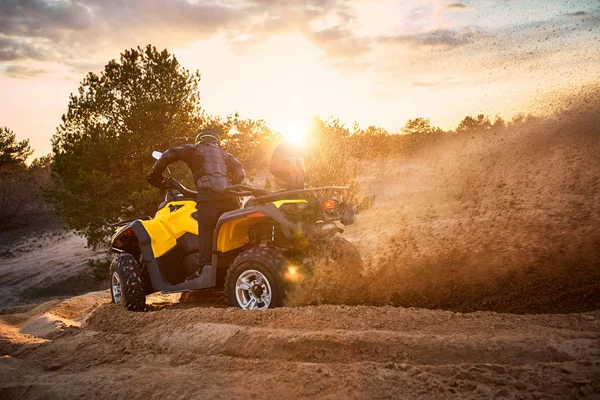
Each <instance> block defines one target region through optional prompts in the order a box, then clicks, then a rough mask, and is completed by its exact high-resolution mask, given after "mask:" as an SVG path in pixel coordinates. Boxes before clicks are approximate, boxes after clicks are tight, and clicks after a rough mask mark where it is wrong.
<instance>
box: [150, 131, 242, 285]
mask: <svg viewBox="0 0 600 400" xmlns="http://www.w3.org/2000/svg"><path fill="white" fill-rule="evenodd" d="M220 146H221V139H220V137H219V135H218V134H217V133H216V132H215V131H213V130H211V129H205V130H203V131H201V132H200V133H199V134H198V136H196V140H195V144H186V145H183V146H178V147H173V148H171V149H169V150H167V151H165V152H164V153H163V155H162V156H161V157H160V159H159V160H158V161H156V163H155V164H154V166H153V167H152V171H151V172H150V173H149V174H148V176H147V177H146V180H147V181H148V182H149V183H150V184H151V185H153V186H157V187H162V186H163V185H164V182H167V179H166V178H164V177H163V176H162V173H163V171H164V170H165V169H166V168H167V166H168V165H169V164H172V163H174V162H175V161H183V162H185V163H186V164H187V166H188V167H189V168H190V169H191V170H192V175H193V176H194V182H195V183H196V188H197V189H198V196H197V198H196V201H197V204H196V209H197V210H198V212H197V213H196V214H197V215H198V216H197V219H198V252H199V255H200V257H199V260H200V262H199V264H198V265H199V268H198V270H197V271H196V272H195V273H193V274H191V275H190V276H188V277H187V279H186V280H189V279H194V278H196V277H198V276H200V273H201V272H202V268H203V267H204V266H205V265H207V264H210V263H211V261H212V247H213V231H214V229H215V226H216V225H217V221H218V220H219V217H220V216H221V214H223V213H224V212H226V211H231V210H235V209H237V208H239V207H240V205H239V203H238V200H237V198H236V197H233V196H228V195H225V194H222V193H219V191H220V190H223V189H225V188H226V187H227V186H229V185H230V184H232V183H233V184H238V183H241V182H242V181H243V180H244V178H245V176H246V171H244V167H243V165H242V163H241V162H240V161H239V160H238V159H236V158H235V157H234V156H232V155H231V154H229V153H228V152H226V151H225V150H223V149H222V148H221V147H220Z"/></svg>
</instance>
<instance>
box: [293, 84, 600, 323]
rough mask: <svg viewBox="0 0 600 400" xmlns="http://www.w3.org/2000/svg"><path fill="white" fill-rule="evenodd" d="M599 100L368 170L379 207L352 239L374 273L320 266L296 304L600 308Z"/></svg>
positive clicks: (450, 139)
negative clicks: (358, 274) (357, 272)
mask: <svg viewBox="0 0 600 400" xmlns="http://www.w3.org/2000/svg"><path fill="white" fill-rule="evenodd" d="M599 93H600V91H598V90H597V88H596V89H594V90H592V91H591V92H590V93H588V94H586V95H580V96H579V97H578V98H570V99H568V101H564V99H563V100H562V101H561V103H560V104H561V106H560V108H561V109H560V110H559V111H555V112H554V113H553V114H552V115H550V116H547V117H537V118H533V117H527V118H522V119H521V120H515V121H513V122H511V123H509V124H508V125H507V127H505V128H504V129H502V130H499V131H486V132H473V133H471V134H461V135H458V134H454V135H453V134H450V135H447V137H445V138H444V139H443V140H441V141H439V142H438V143H436V144H435V145H432V146H428V147H427V148H426V149H425V150H423V151H422V152H421V153H420V154H417V155H415V156H414V157H412V158H410V159H384V160H374V161H368V162H363V163H362V164H361V165H360V171H361V172H360V175H359V179H358V180H359V183H360V185H361V188H362V191H363V194H365V195H371V194H372V195H375V203H374V206H373V208H372V209H370V210H367V211H365V212H363V213H362V214H360V215H359V220H358V222H357V224H356V225H355V226H353V227H351V228H350V229H348V230H347V235H346V237H348V238H349V239H350V240H351V241H353V243H354V244H355V245H356V246H357V247H358V248H359V249H360V251H361V252H362V254H363V258H364V259H365V260H366V261H367V266H366V272H365V274H364V275H363V276H356V275H354V276H352V275H348V274H344V273H343V272H342V273H340V272H337V271H336V270H332V269H331V268H329V267H327V266H321V267H320V268H319V269H318V270H317V271H316V273H315V274H314V275H313V276H312V277H308V278H306V279H305V281H304V282H303V283H302V285H301V286H300V287H299V288H298V290H296V291H295V292H294V293H292V295H291V298H290V302H289V303H290V305H306V304H323V303H326V304H351V305H355V304H367V305H384V304H390V305H397V306H404V307H425V308H441V309H449V310H456V311H474V310H492V311H504V312H516V313H526V312H527V313H531V312H573V311H586V310H594V309H598V308H599V307H600V95H599ZM565 104H567V105H566V106H565ZM544 106H547V104H544ZM553 107H554V109H555V110H556V109H557V108H559V106H557V105H556V104H555V105H554V106H553ZM328 268H329V269H328Z"/></svg>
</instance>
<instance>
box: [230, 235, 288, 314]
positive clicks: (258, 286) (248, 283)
mask: <svg viewBox="0 0 600 400" xmlns="http://www.w3.org/2000/svg"><path fill="white" fill-rule="evenodd" d="M289 265H290V262H289V261H288V260H287V258H285V257H284V256H283V255H281V254H280V253H279V252H277V251H276V250H273V249H269V248H264V247H255V248H252V249H249V250H246V251H244V252H243V253H241V254H240V255H239V256H237V258H236V259H235V260H234V261H233V263H232V264H231V266H230V267H229V270H228V271H227V276H226V277H225V293H226V295H227V301H228V302H229V304H230V305H232V306H235V307H239V308H241V309H242V310H266V309H267V308H274V307H279V306H282V305H283V301H284V299H285V294H286V287H285V282H284V279H283V275H284V273H285V271H286V269H287V267H288V266H289Z"/></svg>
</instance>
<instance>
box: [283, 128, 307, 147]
mask: <svg viewBox="0 0 600 400" xmlns="http://www.w3.org/2000/svg"><path fill="white" fill-rule="evenodd" d="M281 133H282V135H283V136H284V137H285V139H286V141H287V142H289V143H291V144H293V145H296V146H302V147H303V146H304V145H305V143H306V140H307V136H308V125H307V124H303V123H301V122H288V123H286V124H284V128H283V129H282V130H281Z"/></svg>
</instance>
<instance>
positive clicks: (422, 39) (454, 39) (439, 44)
mask: <svg viewBox="0 0 600 400" xmlns="http://www.w3.org/2000/svg"><path fill="white" fill-rule="evenodd" d="M475 34H476V32H474V31H471V30H451V29H436V30H433V31H429V32H419V33H414V34H405V35H396V36H386V37H382V38H380V40H379V41H380V42H382V43H387V44H404V45H407V46H409V47H412V48H422V47H436V48H440V49H452V48H456V47H460V46H463V45H466V44H468V43H471V42H472V41H473V39H474V36H475Z"/></svg>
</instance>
